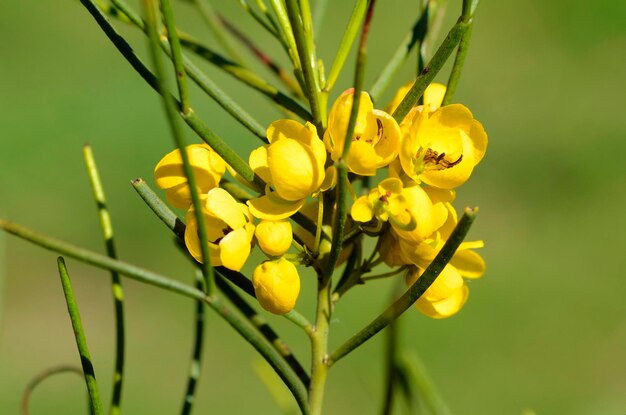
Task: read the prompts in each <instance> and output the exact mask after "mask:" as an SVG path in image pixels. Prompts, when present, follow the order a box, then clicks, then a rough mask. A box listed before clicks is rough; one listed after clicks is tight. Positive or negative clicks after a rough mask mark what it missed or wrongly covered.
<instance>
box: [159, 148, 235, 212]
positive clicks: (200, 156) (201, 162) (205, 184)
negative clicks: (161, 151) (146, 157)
mask: <svg viewBox="0 0 626 415" xmlns="http://www.w3.org/2000/svg"><path fill="white" fill-rule="evenodd" d="M187 154H188V156H189V162H190V164H191V167H192V169H193V172H194V175H195V179H196V185H197V187H198V193H201V194H202V193H206V192H208V191H209V190H210V189H212V188H214V187H217V186H218V185H219V182H220V179H221V178H222V176H223V175H224V172H225V170H226V163H225V162H224V160H222V158H221V157H220V156H219V155H218V154H217V153H216V152H215V151H213V149H211V147H209V146H208V145H206V144H192V145H190V146H187ZM154 177H155V179H156V183H157V186H159V187H160V188H161V189H164V190H165V196H166V198H167V201H168V202H169V203H170V204H171V205H172V206H174V207H177V208H181V209H187V208H189V206H190V205H191V192H190V190H189V185H188V184H187V177H185V173H184V171H183V160H182V157H181V154H180V150H174V151H172V152H170V153H168V154H166V155H165V157H163V158H162V159H161V161H159V163H158V164H157V165H156V167H155V168H154Z"/></svg>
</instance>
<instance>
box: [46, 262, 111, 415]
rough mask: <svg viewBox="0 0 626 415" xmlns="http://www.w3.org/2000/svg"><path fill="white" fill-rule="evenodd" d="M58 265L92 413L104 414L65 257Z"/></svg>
mask: <svg viewBox="0 0 626 415" xmlns="http://www.w3.org/2000/svg"><path fill="white" fill-rule="evenodd" d="M57 265H58V267H59V276H60V277H61V285H62V286H63V294H64V295H65V302H66V303H67V311H68V313H69V315H70V320H71V321H72V329H73V330H74V337H75V338H76V346H77V347H78V354H79V356H80V363H81V365H82V367H83V373H84V375H85V383H86V384H87V391H88V392H89V404H90V408H91V413H93V414H95V415H102V414H104V409H103V408H102V401H101V400H100V392H99V391H98V383H97V382H96V373H95V372H94V369H93V364H92V363H91V356H90V355H89V348H88V347H87V339H86V338H85V331H84V330H83V323H82V322H81V320H80V312H79V311H78V304H77V303H76V297H74V291H73V290H72V283H71V282H70V276H69V275H68V273H67V267H66V266H65V261H64V260H63V257H59V258H58V259H57Z"/></svg>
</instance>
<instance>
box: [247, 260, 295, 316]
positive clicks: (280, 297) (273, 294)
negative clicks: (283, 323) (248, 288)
mask: <svg viewBox="0 0 626 415" xmlns="http://www.w3.org/2000/svg"><path fill="white" fill-rule="evenodd" d="M252 285H253V286H254V293H255V294H256V298H257V300H258V301H259V304H261V307H263V308H264V309H265V310H267V311H269V312H270V313H274V314H285V313H288V312H289V311H291V310H292V309H293V308H294V307H295V305H296V300H297V299H298V294H300V277H299V276H298V270H297V269H296V267H295V265H293V264H292V263H291V262H289V261H288V260H286V259H285V258H279V259H277V260H274V261H265V262H263V263H262V264H261V265H259V266H257V267H256V268H255V269H254V272H253V273H252Z"/></svg>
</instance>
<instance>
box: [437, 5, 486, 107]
mask: <svg viewBox="0 0 626 415" xmlns="http://www.w3.org/2000/svg"><path fill="white" fill-rule="evenodd" d="M476 6H478V0H474V1H470V0H464V1H463V11H462V14H461V20H462V21H463V22H465V23H467V24H468V28H467V30H466V31H465V33H463V36H462V37H461V41H460V42H459V47H458V49H457V51H456V57H455V59H454V64H453V65H452V71H450V77H449V78H448V86H447V88H446V94H445V95H444V97H443V103H442V104H441V105H448V104H450V103H451V102H452V97H454V93H455V92H456V88H457V85H458V84H459V79H460V78H461V72H462V71H463V64H464V63H465V58H466V56H467V51H468V49H469V44H470V39H471V38H472V28H473V22H474V11H475V10H476Z"/></svg>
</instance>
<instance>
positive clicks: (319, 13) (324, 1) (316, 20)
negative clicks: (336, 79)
mask: <svg viewBox="0 0 626 415" xmlns="http://www.w3.org/2000/svg"><path fill="white" fill-rule="evenodd" d="M326 10H328V0H317V2H316V3H315V10H313V34H314V39H315V40H317V35H318V34H319V33H320V31H321V29H322V22H323V21H324V17H326ZM320 84H321V85H324V84H323V83H321V82H320Z"/></svg>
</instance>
